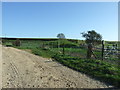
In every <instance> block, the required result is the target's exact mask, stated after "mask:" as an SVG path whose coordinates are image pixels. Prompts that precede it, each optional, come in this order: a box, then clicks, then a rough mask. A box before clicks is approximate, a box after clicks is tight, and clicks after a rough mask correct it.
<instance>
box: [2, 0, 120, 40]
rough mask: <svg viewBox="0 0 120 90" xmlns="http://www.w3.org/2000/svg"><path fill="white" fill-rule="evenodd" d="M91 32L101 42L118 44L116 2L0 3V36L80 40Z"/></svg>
mask: <svg viewBox="0 0 120 90" xmlns="http://www.w3.org/2000/svg"><path fill="white" fill-rule="evenodd" d="M89 30H95V31H96V32H98V33H100V34H101V35H102V36H103V39H104V40H109V41H111V40H118V3H117V2H6V3H5V2H3V3H2V34H3V36H7V37H37V38H38V37H39V38H56V36H57V34H58V33H64V34H65V36H66V38H73V39H84V38H82V37H81V34H80V33H81V32H86V31H89Z"/></svg>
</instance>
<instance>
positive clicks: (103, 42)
mask: <svg viewBox="0 0 120 90" xmlns="http://www.w3.org/2000/svg"><path fill="white" fill-rule="evenodd" d="M102 60H104V40H102Z"/></svg>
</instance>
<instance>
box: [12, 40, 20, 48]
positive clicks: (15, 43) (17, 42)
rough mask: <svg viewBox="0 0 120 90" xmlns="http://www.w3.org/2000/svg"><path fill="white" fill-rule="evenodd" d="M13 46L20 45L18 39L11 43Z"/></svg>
mask: <svg viewBox="0 0 120 90" xmlns="http://www.w3.org/2000/svg"><path fill="white" fill-rule="evenodd" d="M13 45H14V46H20V45H21V41H20V40H19V39H17V40H16V41H14V42H13Z"/></svg>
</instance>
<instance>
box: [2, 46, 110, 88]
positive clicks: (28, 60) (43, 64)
mask: <svg viewBox="0 0 120 90" xmlns="http://www.w3.org/2000/svg"><path fill="white" fill-rule="evenodd" d="M2 52H3V54H2V55H3V56H2V57H3V61H2V63H3V71H2V79H3V81H2V84H3V85H2V87H3V88H108V87H109V85H106V84H104V83H102V82H100V81H97V80H94V79H91V78H90V77H88V76H86V75H85V74H82V73H79V72H76V71H74V70H72V69H69V68H67V67H65V66H63V65H61V64H59V63H57V62H55V61H52V59H46V58H42V57H39V56H36V55H33V54H31V53H28V52H25V51H22V50H19V49H15V48H12V47H2Z"/></svg>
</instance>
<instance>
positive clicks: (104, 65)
mask: <svg viewBox="0 0 120 90" xmlns="http://www.w3.org/2000/svg"><path fill="white" fill-rule="evenodd" d="M14 41H15V40H4V42H3V45H6V46H7V45H8V46H12V47H15V48H18V49H23V50H26V49H27V50H31V53H33V54H35V55H39V56H42V57H46V58H53V59H54V60H56V61H57V62H59V63H62V64H63V65H65V66H67V67H69V68H72V69H74V70H77V71H79V72H83V73H86V74H87V75H89V76H91V77H93V78H95V79H99V80H101V81H103V82H106V83H109V84H111V85H115V86H117V87H119V83H120V67H119V66H118V62H119V59H118V58H117V57H116V56H114V57H110V58H108V59H106V60H103V61H102V60H101V51H100V50H97V49H96V50H94V51H93V52H94V54H95V55H96V56H97V59H95V58H94V57H92V59H89V60H88V59H86V52H87V47H86V46H85V45H84V44H85V42H84V41H82V40H79V41H77V40H76V41H74V40H73V41H72V40H71V41H69V40H64V41H62V40H60V41H58V40H51V41H44V40H20V41H21V46H17V47H16V46H14V45H12V43H13V42H14ZM113 44H116V42H112V43H110V42H106V43H105V46H107V45H113ZM63 46H64V51H65V54H64V55H63V54H62V53H63ZM98 47H100V45H99V46H98Z"/></svg>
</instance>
